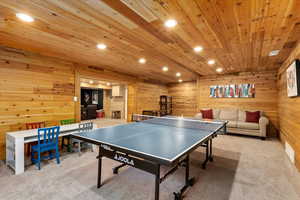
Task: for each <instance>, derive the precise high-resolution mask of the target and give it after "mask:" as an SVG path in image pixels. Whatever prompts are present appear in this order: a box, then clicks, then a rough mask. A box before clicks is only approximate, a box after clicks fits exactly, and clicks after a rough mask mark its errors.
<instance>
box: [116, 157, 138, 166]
mask: <svg viewBox="0 0 300 200" xmlns="http://www.w3.org/2000/svg"><path fill="white" fill-rule="evenodd" d="M114 159H115V160H118V161H121V162H123V163H126V164H128V165H132V166H134V162H133V160H132V159H130V158H126V157H123V156H121V155H117V154H115V156H114Z"/></svg>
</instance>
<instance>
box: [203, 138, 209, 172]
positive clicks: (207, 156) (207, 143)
mask: <svg viewBox="0 0 300 200" xmlns="http://www.w3.org/2000/svg"><path fill="white" fill-rule="evenodd" d="M209 144H210V142H209V140H207V141H206V142H205V160H204V162H203V163H202V169H205V168H206V163H207V162H208V161H209V157H210V155H209V154H210V153H209V151H210V147H209V146H210V145H209Z"/></svg>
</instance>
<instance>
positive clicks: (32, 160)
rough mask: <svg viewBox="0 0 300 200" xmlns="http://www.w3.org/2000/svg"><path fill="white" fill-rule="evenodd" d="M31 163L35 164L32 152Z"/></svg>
mask: <svg viewBox="0 0 300 200" xmlns="http://www.w3.org/2000/svg"><path fill="white" fill-rule="evenodd" d="M31 163H32V164H35V162H34V152H33V151H31Z"/></svg>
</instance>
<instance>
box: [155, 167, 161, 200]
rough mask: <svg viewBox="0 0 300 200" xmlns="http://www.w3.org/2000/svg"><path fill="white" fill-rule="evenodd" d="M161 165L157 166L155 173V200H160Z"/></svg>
mask: <svg viewBox="0 0 300 200" xmlns="http://www.w3.org/2000/svg"><path fill="white" fill-rule="evenodd" d="M159 184H160V165H157V169H156V173H155V200H159Z"/></svg>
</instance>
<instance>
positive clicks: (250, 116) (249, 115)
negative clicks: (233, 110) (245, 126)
mask: <svg viewBox="0 0 300 200" xmlns="http://www.w3.org/2000/svg"><path fill="white" fill-rule="evenodd" d="M259 117H260V112H259V111H255V112H250V111H246V122H253V123H258V122H259Z"/></svg>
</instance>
